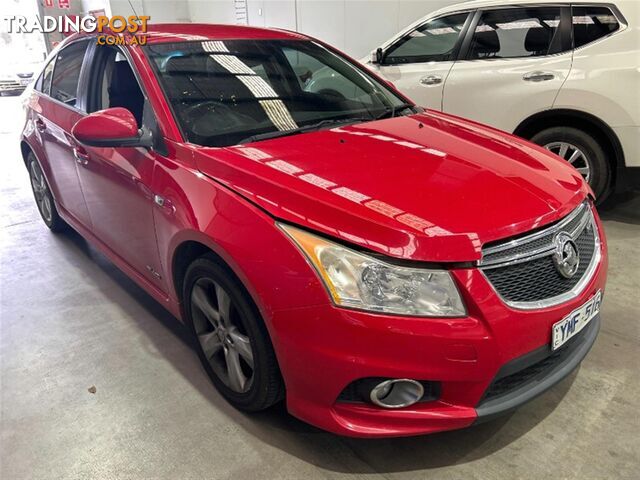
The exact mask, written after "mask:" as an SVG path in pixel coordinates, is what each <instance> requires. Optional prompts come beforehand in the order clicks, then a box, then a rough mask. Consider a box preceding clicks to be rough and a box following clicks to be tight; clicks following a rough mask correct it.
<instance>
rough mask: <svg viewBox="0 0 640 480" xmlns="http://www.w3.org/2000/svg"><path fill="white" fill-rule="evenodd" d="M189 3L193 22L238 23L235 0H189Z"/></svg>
mask: <svg viewBox="0 0 640 480" xmlns="http://www.w3.org/2000/svg"><path fill="white" fill-rule="evenodd" d="M179 1H185V0H179ZM188 4H189V17H190V20H191V21H192V22H197V23H230V24H235V23H236V16H235V10H234V2H233V0H188Z"/></svg>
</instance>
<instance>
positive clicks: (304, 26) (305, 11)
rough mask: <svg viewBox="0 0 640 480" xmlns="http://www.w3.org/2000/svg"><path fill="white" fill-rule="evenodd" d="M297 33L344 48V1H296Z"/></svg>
mask: <svg viewBox="0 0 640 480" xmlns="http://www.w3.org/2000/svg"><path fill="white" fill-rule="evenodd" d="M297 8H298V31H299V32H302V33H306V34H307V35H311V36H312V37H316V38H319V39H320V40H323V41H325V42H327V43H330V44H331V45H333V46H335V47H338V48H340V49H344V48H345V0H298V2H297Z"/></svg>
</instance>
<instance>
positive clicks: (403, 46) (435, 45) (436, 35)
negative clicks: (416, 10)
mask: <svg viewBox="0 0 640 480" xmlns="http://www.w3.org/2000/svg"><path fill="white" fill-rule="evenodd" d="M468 16H469V14H468V13H458V14H455V15H449V16H447V17H441V18H436V19H434V20H429V21H428V22H426V23H424V24H422V25H420V26H419V27H418V28H416V29H415V30H413V31H412V32H410V33H409V34H407V35H405V36H404V37H403V38H402V39H401V40H400V41H399V42H398V43H396V44H395V45H393V46H392V47H391V48H390V49H389V50H388V51H387V54H386V55H385V58H384V63H385V64H392V65H394V64H401V63H418V62H443V61H447V60H453V59H454V58H453V57H454V54H455V50H456V46H457V44H458V39H459V38H460V33H461V32H462V28H463V27H464V24H465V22H466V20H467V17H468Z"/></svg>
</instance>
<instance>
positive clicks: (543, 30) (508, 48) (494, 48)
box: [467, 7, 562, 60]
mask: <svg viewBox="0 0 640 480" xmlns="http://www.w3.org/2000/svg"><path fill="white" fill-rule="evenodd" d="M561 50H562V42H561V38H560V7H540V8H508V9H501V10H489V11H486V12H483V13H482V17H481V18H480V21H479V22H478V25H477V26H476V29H475V31H474V33H473V38H472V40H471V45H470V47H469V54H468V57H467V58H468V59H470V60H477V59H487V58H524V57H538V56H544V55H552V54H554V53H559V52H560V51H561Z"/></svg>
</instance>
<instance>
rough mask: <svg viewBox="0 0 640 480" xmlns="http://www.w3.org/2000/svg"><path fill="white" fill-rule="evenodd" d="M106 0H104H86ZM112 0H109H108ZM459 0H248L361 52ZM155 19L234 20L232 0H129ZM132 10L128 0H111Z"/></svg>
mask: <svg viewBox="0 0 640 480" xmlns="http://www.w3.org/2000/svg"><path fill="white" fill-rule="evenodd" d="M84 1H96V2H98V1H102V0H84ZM104 1H108V0H104ZM458 1H459V0H246V5H247V10H248V22H249V24H250V25H254V26H259V27H275V28H284V29H288V30H296V31H299V32H302V33H306V34H308V35H311V36H313V37H317V38H319V39H322V40H324V41H326V42H328V43H330V44H332V45H334V46H336V47H338V48H339V49H341V50H344V51H346V52H347V53H348V54H350V55H352V56H354V57H356V58H360V57H363V56H365V55H367V54H368V53H369V52H370V51H371V50H373V49H375V48H376V47H377V46H378V45H380V44H381V43H382V42H384V41H385V40H387V39H388V38H390V37H392V36H393V35H394V34H395V33H397V32H398V31H399V30H401V29H402V28H404V27H405V26H407V25H409V24H410V23H412V22H414V21H415V20H417V19H418V18H420V17H422V16H424V15H426V14H427V13H430V12H432V11H434V10H437V9H438V8H441V7H443V6H446V5H451V4H453V3H458ZM131 3H132V4H133V6H134V8H135V9H136V11H137V12H138V14H139V15H150V16H151V20H152V22H203V23H236V13H235V2H234V0H131ZM110 4H111V10H112V13H113V14H114V15H131V14H132V13H131V7H130V6H129V2H128V1H127V0H110Z"/></svg>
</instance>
